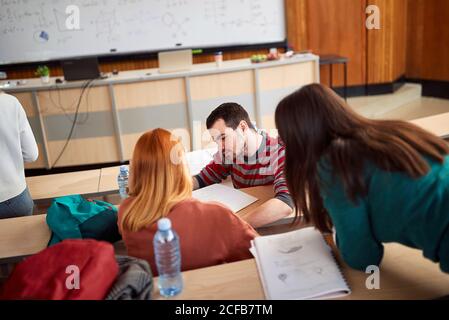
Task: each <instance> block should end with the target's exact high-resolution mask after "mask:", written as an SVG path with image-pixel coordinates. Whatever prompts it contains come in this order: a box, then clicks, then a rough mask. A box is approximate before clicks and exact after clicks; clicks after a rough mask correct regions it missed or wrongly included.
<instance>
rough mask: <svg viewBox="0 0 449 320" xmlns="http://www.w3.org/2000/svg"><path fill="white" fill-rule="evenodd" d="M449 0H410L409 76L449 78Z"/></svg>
mask: <svg viewBox="0 0 449 320" xmlns="http://www.w3.org/2000/svg"><path fill="white" fill-rule="evenodd" d="M448 17H449V1H447V0H408V20H407V26H408V32H407V53H408V54H407V77H409V78H416V79H426V80H439V81H449V59H448V57H449V27H448V26H447V24H448V22H447V21H448Z"/></svg>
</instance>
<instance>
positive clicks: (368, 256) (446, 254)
mask: <svg viewBox="0 0 449 320" xmlns="http://www.w3.org/2000/svg"><path fill="white" fill-rule="evenodd" d="M427 160H428V163H429V167H430V170H429V172H428V173H427V174H426V175H424V176H422V177H420V178H418V179H416V178H412V177H410V176H408V175H407V174H405V173H400V172H388V171H385V170H382V169H380V168H378V167H377V166H375V165H374V164H366V165H365V170H364V171H365V177H364V179H365V182H366V184H367V186H368V193H367V195H366V196H365V197H360V198H359V199H358V202H357V204H355V203H353V202H352V201H351V200H350V199H348V197H347V194H346V191H345V188H344V185H343V182H342V181H341V180H340V179H339V178H338V177H336V176H334V174H333V173H332V167H331V166H330V165H329V163H328V162H323V161H322V163H325V164H324V165H323V166H322V167H321V169H320V170H319V176H320V180H321V183H322V187H321V196H322V197H323V204H324V206H325V208H326V210H327V211H328V213H329V215H330V216H331V218H332V221H333V223H334V226H335V228H336V229H337V230H338V231H339V232H337V238H338V244H339V248H340V250H341V253H342V255H343V256H344V259H345V261H346V262H347V263H348V264H349V265H351V266H352V267H354V268H357V269H362V270H364V268H365V267H366V266H367V265H378V264H379V263H380V260H381V259H382V256H383V245H382V243H387V242H398V243H401V244H403V245H406V246H410V247H413V248H418V249H421V250H422V251H423V255H424V256H425V257H426V258H428V259H431V260H432V261H434V262H440V266H441V269H442V270H443V271H445V272H448V273H449V156H446V157H445V161H444V162H443V163H442V164H441V163H439V162H437V161H434V160H431V159H429V158H427Z"/></svg>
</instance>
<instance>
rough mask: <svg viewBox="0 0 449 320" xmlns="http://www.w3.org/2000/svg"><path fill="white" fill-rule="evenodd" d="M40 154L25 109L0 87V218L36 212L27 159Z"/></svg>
mask: <svg viewBox="0 0 449 320" xmlns="http://www.w3.org/2000/svg"><path fill="white" fill-rule="evenodd" d="M38 156H39V151H38V148H37V144H36V139H35V138H34V135H33V131H32V130H31V127H30V124H29V122H28V119H27V116H26V114H25V110H24V109H23V107H22V105H21V104H20V102H19V100H17V99H16V98H15V97H14V96H11V95H9V94H6V93H4V92H1V91H0V219H3V218H12V217H18V216H24V215H31V214H32V213H33V207H34V203H33V199H32V198H31V195H30V193H29V191H28V188H27V185H26V181H25V171H24V162H33V161H36V160H37V157H38Z"/></svg>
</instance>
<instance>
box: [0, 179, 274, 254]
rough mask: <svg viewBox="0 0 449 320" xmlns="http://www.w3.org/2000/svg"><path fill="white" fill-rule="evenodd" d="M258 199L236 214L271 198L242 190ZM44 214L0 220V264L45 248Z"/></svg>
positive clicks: (259, 190) (268, 189)
mask: <svg viewBox="0 0 449 320" xmlns="http://www.w3.org/2000/svg"><path fill="white" fill-rule="evenodd" d="M242 191H244V192H247V193H248V194H250V195H253V196H255V197H257V198H258V200H257V201H256V202H254V203H252V204H251V205H249V206H248V207H246V208H244V209H242V210H241V211H239V212H238V214H239V215H243V214H246V213H247V212H249V211H251V210H253V209H254V208H257V207H258V206H260V205H261V204H262V203H264V202H265V201H267V200H268V199H270V198H271V197H272V196H273V187H272V186H261V187H253V188H247V189H242ZM46 216H47V215H45V214H42V215H35V216H26V217H19V218H11V219H0V262H1V263H6V262H8V261H9V260H11V261H12V260H18V258H21V257H25V256H29V255H32V254H35V253H37V252H39V251H41V250H43V249H45V248H46V247H47V244H48V241H49V239H50V236H51V231H50V229H49V228H48V225H47V223H46V220H45V219H46Z"/></svg>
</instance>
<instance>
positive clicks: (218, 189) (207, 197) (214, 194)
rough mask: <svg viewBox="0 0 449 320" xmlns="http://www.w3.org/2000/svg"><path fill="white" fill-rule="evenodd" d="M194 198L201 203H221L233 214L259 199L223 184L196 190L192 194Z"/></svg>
mask: <svg viewBox="0 0 449 320" xmlns="http://www.w3.org/2000/svg"><path fill="white" fill-rule="evenodd" d="M192 197H193V198H195V199H198V200H201V201H216V202H219V203H221V204H223V205H225V206H227V207H229V208H230V209H231V210H232V211H233V212H239V211H240V210H242V209H243V208H246V207H247V206H249V205H250V204H251V203H253V202H256V201H257V198H255V197H253V196H250V195H248V194H246V193H244V192H242V191H239V190H237V189H234V188H231V187H228V186H225V185H222V184H213V185H210V186H208V187H205V188H202V189H198V190H195V191H193V193H192Z"/></svg>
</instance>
